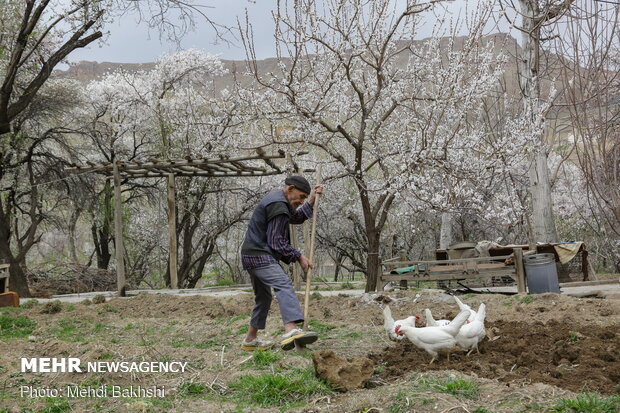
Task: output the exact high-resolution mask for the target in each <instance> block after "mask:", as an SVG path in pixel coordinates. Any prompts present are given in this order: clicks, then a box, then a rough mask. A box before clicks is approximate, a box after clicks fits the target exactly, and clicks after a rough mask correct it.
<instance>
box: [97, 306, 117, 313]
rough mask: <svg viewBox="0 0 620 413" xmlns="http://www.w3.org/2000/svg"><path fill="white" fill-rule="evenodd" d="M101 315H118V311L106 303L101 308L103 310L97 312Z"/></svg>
mask: <svg viewBox="0 0 620 413" xmlns="http://www.w3.org/2000/svg"><path fill="white" fill-rule="evenodd" d="M97 312H98V313H99V314H103V313H118V309H117V308H116V307H113V306H111V305H110V304H108V303H105V304H104V305H102V306H101V308H100V309H99V310H98V311H97Z"/></svg>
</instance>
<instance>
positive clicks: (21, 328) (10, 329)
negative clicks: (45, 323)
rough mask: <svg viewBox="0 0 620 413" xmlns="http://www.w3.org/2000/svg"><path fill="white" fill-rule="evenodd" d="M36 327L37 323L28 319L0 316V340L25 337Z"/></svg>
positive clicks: (6, 315)
mask: <svg viewBox="0 0 620 413" xmlns="http://www.w3.org/2000/svg"><path fill="white" fill-rule="evenodd" d="M36 327H37V323H36V322H34V321H33V320H31V319H29V318H28V317H24V316H11V315H8V314H2V315H0V339H8V338H22V337H26V336H27V335H29V334H30V333H32V332H33V331H34V329H35V328H36Z"/></svg>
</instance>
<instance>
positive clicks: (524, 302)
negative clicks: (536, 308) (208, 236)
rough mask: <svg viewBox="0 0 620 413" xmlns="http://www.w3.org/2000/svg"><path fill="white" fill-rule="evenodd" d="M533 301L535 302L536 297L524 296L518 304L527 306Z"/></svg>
mask: <svg viewBox="0 0 620 413" xmlns="http://www.w3.org/2000/svg"><path fill="white" fill-rule="evenodd" d="M534 301H536V297H534V296H533V295H526V296H525V297H523V298H522V299H521V300H520V301H519V302H520V303H521V304H529V303H532V302H534Z"/></svg>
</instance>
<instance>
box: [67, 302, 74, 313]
mask: <svg viewBox="0 0 620 413" xmlns="http://www.w3.org/2000/svg"><path fill="white" fill-rule="evenodd" d="M73 310H75V305H74V304H67V306H66V307H65V312H69V311H73Z"/></svg>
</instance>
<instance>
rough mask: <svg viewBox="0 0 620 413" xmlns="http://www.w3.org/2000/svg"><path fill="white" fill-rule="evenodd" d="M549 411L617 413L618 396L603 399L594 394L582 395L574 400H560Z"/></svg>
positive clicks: (619, 400)
mask: <svg viewBox="0 0 620 413" xmlns="http://www.w3.org/2000/svg"><path fill="white" fill-rule="evenodd" d="M550 409H551V410H552V411H554V412H560V413H617V412H618V411H620V395H613V396H608V397H603V396H600V395H598V394H596V393H582V394H580V395H578V396H577V397H576V398H574V399H560V400H559V402H558V404H556V405H554V406H551V407H550Z"/></svg>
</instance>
